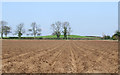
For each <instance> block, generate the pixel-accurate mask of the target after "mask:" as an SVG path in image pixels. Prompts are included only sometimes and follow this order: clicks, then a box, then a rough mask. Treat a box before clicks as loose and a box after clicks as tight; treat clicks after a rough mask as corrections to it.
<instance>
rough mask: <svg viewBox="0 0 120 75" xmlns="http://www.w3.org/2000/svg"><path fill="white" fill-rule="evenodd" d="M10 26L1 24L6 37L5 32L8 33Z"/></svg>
mask: <svg viewBox="0 0 120 75" xmlns="http://www.w3.org/2000/svg"><path fill="white" fill-rule="evenodd" d="M10 30H11V28H10V27H9V26H3V34H5V36H6V37H7V34H9V33H10Z"/></svg>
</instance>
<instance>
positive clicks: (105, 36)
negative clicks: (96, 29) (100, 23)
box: [103, 35, 111, 39]
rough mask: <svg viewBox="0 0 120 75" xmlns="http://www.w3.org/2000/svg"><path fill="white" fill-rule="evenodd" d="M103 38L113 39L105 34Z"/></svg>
mask: <svg viewBox="0 0 120 75" xmlns="http://www.w3.org/2000/svg"><path fill="white" fill-rule="evenodd" d="M103 39H111V37H110V36H109V35H104V36H103Z"/></svg>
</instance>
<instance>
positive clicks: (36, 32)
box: [28, 22, 42, 39]
mask: <svg viewBox="0 0 120 75" xmlns="http://www.w3.org/2000/svg"><path fill="white" fill-rule="evenodd" d="M31 27H32V29H29V30H28V31H30V32H32V34H31V35H34V39H35V37H36V36H40V35H41V31H42V30H41V28H39V27H38V26H37V24H36V22H33V23H32V24H31Z"/></svg>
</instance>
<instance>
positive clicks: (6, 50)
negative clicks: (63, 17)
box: [2, 40, 118, 73]
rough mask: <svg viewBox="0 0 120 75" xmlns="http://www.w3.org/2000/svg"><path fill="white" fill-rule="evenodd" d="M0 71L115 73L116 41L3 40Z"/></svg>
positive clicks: (116, 60)
mask: <svg viewBox="0 0 120 75" xmlns="http://www.w3.org/2000/svg"><path fill="white" fill-rule="evenodd" d="M2 72H3V73H117V72H118V42H117V41H99V40H96V41H95V40H93V41H92V40H91V41H89V40H3V41H2Z"/></svg>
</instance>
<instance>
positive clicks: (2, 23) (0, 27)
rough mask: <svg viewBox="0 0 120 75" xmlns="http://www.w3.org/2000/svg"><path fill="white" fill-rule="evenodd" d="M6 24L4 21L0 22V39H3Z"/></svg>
mask: <svg viewBox="0 0 120 75" xmlns="http://www.w3.org/2000/svg"><path fill="white" fill-rule="evenodd" d="M7 24H8V23H7V22H6V21H0V33H1V39H2V38H3V30H4V28H3V27H4V26H5V25H7Z"/></svg>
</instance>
